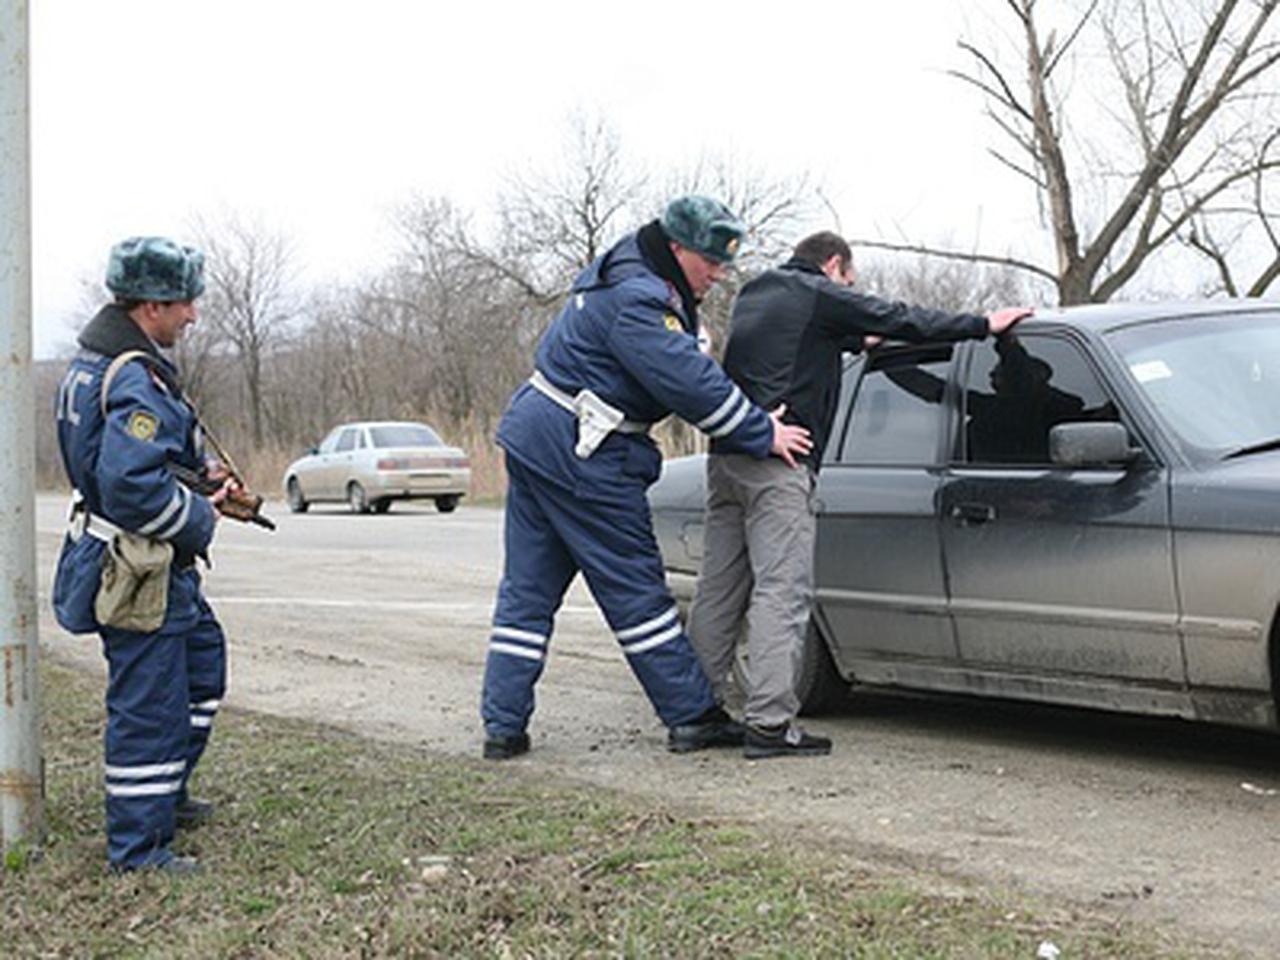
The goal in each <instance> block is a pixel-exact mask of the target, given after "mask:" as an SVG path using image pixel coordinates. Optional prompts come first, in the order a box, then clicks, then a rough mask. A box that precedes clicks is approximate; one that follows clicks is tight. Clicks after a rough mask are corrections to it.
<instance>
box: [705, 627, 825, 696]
mask: <svg viewBox="0 0 1280 960" xmlns="http://www.w3.org/2000/svg"><path fill="white" fill-rule="evenodd" d="M746 639H747V638H746V629H745V627H744V629H743V635H742V639H741V640H740V641H739V643H738V648H737V652H736V653H735V655H734V658H733V668H732V671H731V673H732V676H731V679H732V681H733V683H732V686H733V688H734V689H733V690H732V691H730V693H729V696H728V698H727V699H728V700H729V701H730V704H729V705H730V708H731V709H732V708H733V706H735V705H736V706H738V707H739V709H740V708H741V707H742V706H743V705H745V700H746V691H747V642H746ZM848 695H849V684H847V683H846V682H845V681H844V678H842V677H841V676H840V673H839V671H837V670H836V664H835V661H834V660H832V659H831V651H829V650H828V649H827V642H826V641H825V640H824V639H823V638H822V633H821V632H820V631H819V630H818V628H817V626H816V625H815V624H814V623H813V621H812V620H811V621H810V622H809V629H808V631H807V632H806V633H805V637H804V649H803V650H802V651H801V654H800V666H799V669H798V670H797V672H796V696H797V697H798V698H799V700H800V715H801V716H802V717H814V716H818V715H820V714H823V713H827V712H829V711H830V710H832V709H833V708H834V707H837V706H839V705H840V704H841V703H842V702H843V701H844V699H845V697H847V696H848Z"/></svg>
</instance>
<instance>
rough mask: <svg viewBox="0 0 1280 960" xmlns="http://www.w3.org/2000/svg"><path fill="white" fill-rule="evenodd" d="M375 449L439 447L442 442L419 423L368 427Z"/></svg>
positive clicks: (431, 431)
mask: <svg viewBox="0 0 1280 960" xmlns="http://www.w3.org/2000/svg"><path fill="white" fill-rule="evenodd" d="M369 434H370V436H372V438H373V445H374V446H375V447H379V448H381V447H439V446H443V441H442V440H441V439H440V437H439V436H438V435H437V434H436V432H435V431H434V430H432V429H431V428H430V427H428V426H427V425H426V424H421V423H396V424H391V425H389V426H385V427H370V428H369Z"/></svg>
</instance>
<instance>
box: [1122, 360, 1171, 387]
mask: <svg viewBox="0 0 1280 960" xmlns="http://www.w3.org/2000/svg"><path fill="white" fill-rule="evenodd" d="M1129 370H1130V371H1131V372H1132V373H1133V375H1134V376H1135V377H1137V379H1138V382H1139V383H1150V382H1151V381H1152V380H1167V379H1169V377H1172V376H1173V371H1172V370H1170V369H1169V365H1168V364H1167V363H1165V362H1164V361H1163V360H1148V361H1147V362H1146V363H1135V364H1134V365H1133V366H1132V367H1130V368H1129Z"/></svg>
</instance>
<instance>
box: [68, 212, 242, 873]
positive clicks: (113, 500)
mask: <svg viewBox="0 0 1280 960" xmlns="http://www.w3.org/2000/svg"><path fill="white" fill-rule="evenodd" d="M203 265H204V260H203V256H202V255H201V254H200V252H199V251H197V250H194V249H192V248H190V247H182V246H179V245H177V244H175V243H173V242H172V241H170V240H167V239H164V238H160V237H134V238H131V239H128V240H125V241H123V242H121V243H119V244H117V245H116V246H115V247H113V248H112V250H111V255H110V260H109V264H108V267H107V280H106V283H107V287H108V289H109V290H110V291H111V292H112V293H113V294H114V295H115V302H113V303H111V304H109V305H107V306H105V307H103V308H102V310H101V311H99V313H98V314H97V315H96V316H95V317H94V318H93V320H92V321H90V323H89V324H88V326H87V327H86V328H85V329H84V331H83V332H82V333H81V334H80V337H79V345H80V347H81V350H80V352H79V353H78V354H77V356H76V357H75V359H74V360H72V362H71V364H70V366H69V368H68V369H67V373H66V376H65V377H64V378H63V381H62V384H61V387H60V389H59V393H58V405H57V430H58V444H59V447H60V450H61V453H62V460H63V464H64V466H65V467H66V471H67V477H68V478H69V480H70V482H71V485H72V487H73V489H74V495H73V508H72V516H71V525H70V528H69V530H68V533H67V536H66V537H65V539H64V541H63V544H62V550H61V553H60V555H59V557H58V567H57V573H56V577H55V583H54V594H53V603H54V610H55V613H56V615H57V618H58V622H59V623H60V624H61V625H62V626H63V627H64V628H65V629H67V630H69V631H70V632H72V633H89V632H94V631H96V632H97V633H99V634H100V636H101V638H102V645H103V652H104V654H105V656H106V660H107V668H108V679H107V696H106V704H107V725H106V734H105V753H106V763H105V781H106V795H107V798H106V814H107V855H108V860H109V862H110V864H111V866H112V867H113V868H114V869H116V870H121V871H125V870H135V869H139V868H156V869H162V870H165V871H169V872H175V873H185V872H191V871H193V870H195V869H197V864H196V863H195V861H194V860H193V859H192V858H190V857H180V856H176V855H175V854H174V853H173V851H172V850H171V849H170V844H171V842H172V840H173V838H174V831H175V827H176V826H193V825H195V824H197V823H199V822H201V821H202V820H204V819H206V818H207V816H208V815H209V813H210V811H211V807H210V805H209V804H205V803H202V802H200V801H196V800H193V799H192V798H190V797H188V795H187V784H188V781H189V780H190V778H191V773H192V771H193V770H194V768H195V766H196V763H197V762H198V761H199V759H200V755H201V754H202V753H203V752H204V748H205V744H206V743H207V742H208V739H209V734H210V730H211V727H212V724H213V719H214V715H215V714H216V713H217V710H218V704H219V701H220V700H221V698H222V695H223V688H224V685H225V678H226V641H225V639H224V636H223V633H222V628H221V627H220V626H219V624H218V621H217V619H216V618H215V617H214V614H213V611H212V610H211V609H210V608H209V604H208V603H207V602H206V601H205V599H204V597H203V596H202V594H201V589H200V576H199V573H198V572H197V570H196V566H195V562H196V558H198V557H202V556H204V555H205V552H206V550H207V549H208V547H209V543H210V541H211V540H212V538H213V533H214V523H215V520H216V519H217V517H218V510H219V504H220V503H222V502H223V501H224V500H225V498H226V496H227V495H228V493H229V492H230V491H231V490H233V489H234V488H235V485H234V482H233V481H231V480H227V481H226V482H225V483H223V484H222V486H221V487H220V488H219V489H218V490H217V492H216V493H215V494H213V495H212V496H209V497H206V496H202V495H200V494H198V493H195V492H193V491H191V490H189V489H187V488H186V487H185V486H182V485H181V484H179V483H178V481H177V480H176V479H175V477H174V475H173V473H172V472H171V469H170V467H171V465H178V466H180V467H183V468H186V469H188V470H192V471H195V472H197V473H204V472H205V471H206V469H207V464H206V461H205V457H204V451H203V444H202V439H201V434H200V430H199V427H198V422H197V420H196V416H195V412H194V410H193V409H192V408H191V407H190V406H189V405H188V404H187V403H186V401H185V400H184V399H183V395H182V390H181V388H180V386H179V383H178V377H177V371H176V369H175V368H174V366H173V365H172V364H171V363H170V362H169V360H167V359H166V358H165V357H164V356H163V355H162V353H161V349H162V348H167V347H172V346H173V345H174V343H175V342H176V340H177V338H178V336H179V334H180V332H181V331H182V330H183V329H184V328H185V327H186V326H187V325H188V324H190V323H192V322H194V321H195V318H196V308H195V303H194V301H195V299H196V297H198V296H199V295H200V293H201V292H202V291H203V289H204V277H203ZM104 379H109V381H110V382H109V383H107V384H105V390H104ZM215 479H216V477H215ZM139 545H140V546H139ZM135 546H137V547H138V548H139V549H141V550H143V551H150V555H153V556H154V555H157V554H158V555H160V556H162V557H164V558H167V563H166V564H165V565H164V566H161V567H160V568H159V570H158V572H153V573H152V574H151V577H150V580H149V581H145V582H144V581H138V582H136V583H134V584H133V585H132V586H127V585H126V586H125V587H124V593H125V594H129V593H130V590H133V591H134V595H136V596H149V597H151V598H152V599H154V600H155V601H156V604H155V612H154V619H155V620H156V621H158V623H159V625H158V627H155V628H154V629H136V628H121V627H117V626H111V625H109V624H107V623H103V622H101V619H102V617H104V616H107V614H105V613H103V612H102V611H103V607H102V599H103V598H102V597H101V596H99V595H100V593H101V591H102V587H103V581H104V572H103V571H104V565H105V566H107V567H109V568H111V570H112V571H114V572H116V573H119V574H120V575H121V576H122V577H123V576H125V575H127V574H128V573H129V572H130V571H131V570H132V569H133V567H131V566H130V563H131V561H130V559H129V556H130V554H129V550H130V548H132V547H135ZM104 554H106V556H104ZM166 566H167V569H165V567H166ZM113 582H114V581H113ZM139 584H142V585H143V589H137V588H138V587H139ZM119 586H120V585H119V584H118V583H117V584H116V587H119ZM129 602H131V598H126V601H125V605H126V607H127V606H128V603H129ZM125 613H126V615H133V614H137V613H139V611H136V610H133V611H131V610H128V609H126V610H125ZM112 622H120V621H119V620H118V618H116V619H113V620H112ZM122 622H125V623H127V624H129V625H130V626H131V627H136V624H135V623H134V622H133V621H131V620H128V619H126V620H124V621H122Z"/></svg>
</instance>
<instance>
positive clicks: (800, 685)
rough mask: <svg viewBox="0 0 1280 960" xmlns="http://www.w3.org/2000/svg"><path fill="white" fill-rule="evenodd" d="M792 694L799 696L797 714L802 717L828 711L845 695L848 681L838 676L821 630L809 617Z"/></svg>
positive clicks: (842, 699) (847, 691)
mask: <svg viewBox="0 0 1280 960" xmlns="http://www.w3.org/2000/svg"><path fill="white" fill-rule="evenodd" d="M796 694H797V695H798V696H799V697H800V715H801V716H803V717H813V716H817V715H819V714H823V713H828V712H830V711H831V710H834V709H835V708H836V707H838V706H839V705H840V704H841V703H843V702H844V701H845V698H846V697H848V696H849V684H848V683H847V682H845V679H844V677H842V676H840V671H839V670H837V669H836V662H835V661H834V660H833V659H831V651H830V650H829V649H828V648H827V641H826V640H825V639H824V638H823V636H822V631H821V630H819V629H818V628H817V626H816V625H815V624H814V623H813V622H812V621H810V622H809V632H808V633H806V634H805V637H804V652H803V653H802V654H801V656H800V672H799V675H798V676H797V677H796Z"/></svg>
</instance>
